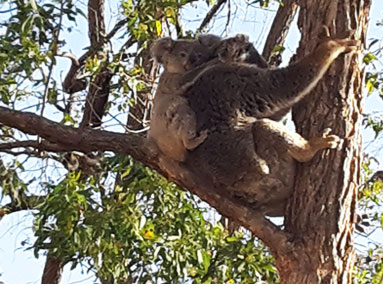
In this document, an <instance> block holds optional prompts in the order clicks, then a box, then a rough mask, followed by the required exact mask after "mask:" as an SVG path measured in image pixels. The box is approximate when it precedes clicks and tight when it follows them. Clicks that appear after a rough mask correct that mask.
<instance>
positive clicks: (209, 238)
mask: <svg viewBox="0 0 383 284" xmlns="http://www.w3.org/2000/svg"><path fill="white" fill-rule="evenodd" d="M106 165H107V168H106V169H104V170H105V171H104V172H105V173H107V172H108V173H109V174H106V175H105V176H104V177H102V178H101V179H100V180H96V179H94V178H93V177H89V178H87V179H85V180H81V172H71V173H70V174H69V175H68V176H67V178H66V179H65V180H63V181H61V182H60V183H59V184H57V185H56V186H53V187H51V188H49V189H48V194H47V196H46V199H45V201H44V202H43V203H42V204H41V206H40V207H39V212H38V213H37V214H36V220H35V224H34V229H35V232H36V236H37V237H38V238H37V241H36V243H35V245H34V250H35V253H36V257H37V256H38V252H39V251H40V250H49V252H50V254H51V255H54V256H56V257H59V258H60V259H63V260H64V261H65V262H71V263H72V267H75V266H76V265H77V264H78V263H82V262H84V261H86V262H87V263H88V265H89V267H90V268H91V269H94V270H95V271H96V272H97V276H98V277H100V279H102V280H110V279H114V281H115V282H116V283H120V282H121V283H124V281H126V280H127V279H134V281H135V283H145V281H148V280H151V281H152V283H161V281H165V282H167V283H169V282H173V283H178V282H182V283H184V282H185V281H187V280H193V283H213V282H214V283H223V282H224V281H228V280H230V279H233V281H235V283H252V282H253V281H254V279H263V280H267V281H268V283H275V282H276V279H277V278H276V277H277V276H276V271H275V268H274V267H273V266H272V259H271V257H270V255H269V253H267V252H266V251H265V249H264V247H263V246H262V245H260V244H258V243H256V242H255V240H254V239H253V238H250V237H248V236H246V235H244V234H240V233H236V234H234V235H229V234H228V232H227V231H225V230H224V228H223V227H222V225H221V223H219V222H218V223H211V222H208V221H206V220H205V218H204V216H203V215H205V216H208V215H207V214H202V213H201V211H200V210H199V209H198V208H199V207H201V206H200V202H199V201H193V200H194V199H193V197H192V196H190V195H189V194H186V193H185V192H183V191H181V190H180V189H178V188H176V187H175V186H174V185H173V184H171V183H169V182H167V181H166V179H164V178H163V177H160V176H159V175H158V174H156V173H154V172H153V171H151V170H149V169H147V168H143V167H142V166H141V165H139V164H137V163H134V162H133V161H132V160H131V159H128V158H126V157H111V158H108V159H107V161H106ZM116 173H119V175H120V177H121V185H117V186H113V184H110V185H109V186H108V185H107V184H108V180H110V179H113V176H115V174H116ZM209 214H211V213H209Z"/></svg>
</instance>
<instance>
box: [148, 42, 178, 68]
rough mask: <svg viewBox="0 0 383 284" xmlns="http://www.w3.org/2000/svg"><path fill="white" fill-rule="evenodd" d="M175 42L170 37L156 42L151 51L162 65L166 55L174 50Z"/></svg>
mask: <svg viewBox="0 0 383 284" xmlns="http://www.w3.org/2000/svg"><path fill="white" fill-rule="evenodd" d="M173 44H174V40H172V39H171V38H170V37H164V38H160V39H158V40H156V41H155V42H154V44H153V46H152V48H151V49H150V53H151V55H152V57H153V58H154V59H155V60H156V61H157V62H158V63H160V64H162V63H163V62H162V58H163V56H164V55H165V54H168V53H169V52H170V51H171V49H172V48H173Z"/></svg>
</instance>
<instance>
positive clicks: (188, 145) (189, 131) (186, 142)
mask: <svg viewBox="0 0 383 284" xmlns="http://www.w3.org/2000/svg"><path fill="white" fill-rule="evenodd" d="M166 118H167V119H168V121H167V124H168V131H169V132H170V133H174V134H176V136H177V137H179V139H180V140H181V142H182V144H183V146H184V147H185V149H187V150H193V149H195V148H196V147H198V146H199V145H200V144H201V143H202V142H204V141H205V139H206V138H207V131H206V130H204V131H201V132H200V133H197V132H196V128H197V127H196V117H195V113H194V112H193V111H192V110H191V109H190V107H189V106H188V104H187V101H186V100H181V99H179V103H177V104H173V105H171V106H169V108H168V109H167V110H166Z"/></svg>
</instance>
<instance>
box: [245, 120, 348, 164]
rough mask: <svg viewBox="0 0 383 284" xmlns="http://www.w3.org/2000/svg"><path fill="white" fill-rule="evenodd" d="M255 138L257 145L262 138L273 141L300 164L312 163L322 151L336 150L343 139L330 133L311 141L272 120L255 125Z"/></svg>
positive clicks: (259, 121) (256, 122)
mask: <svg viewBox="0 0 383 284" xmlns="http://www.w3.org/2000/svg"><path fill="white" fill-rule="evenodd" d="M252 131H253V137H254V141H255V144H256V143H257V140H258V139H260V138H259V137H262V139H263V140H268V141H273V142H274V143H277V144H278V145H280V147H283V148H285V149H286V151H287V152H288V153H289V155H290V156H291V157H293V158H294V159H295V160H297V161H299V162H307V161H310V160H311V159H312V158H313V157H314V155H315V154H316V153H317V152H318V151H319V150H322V149H327V148H329V149H334V148H336V147H337V146H338V145H339V143H340V142H341V139H340V138H339V137H338V136H336V135H329V133H328V131H325V132H324V133H323V136H322V137H315V138H312V139H310V140H309V141H308V140H306V139H305V138H303V137H302V136H300V135H299V134H298V133H295V132H293V131H290V130H288V129H287V128H286V127H285V126H284V125H282V124H280V123H278V122H276V121H273V120H270V119H259V120H257V121H255V122H254V123H253V129H252Z"/></svg>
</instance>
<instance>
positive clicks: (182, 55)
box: [180, 51, 188, 58]
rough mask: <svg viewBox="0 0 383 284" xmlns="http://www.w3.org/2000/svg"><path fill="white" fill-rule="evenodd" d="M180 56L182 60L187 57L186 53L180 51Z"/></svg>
mask: <svg viewBox="0 0 383 284" xmlns="http://www.w3.org/2000/svg"><path fill="white" fill-rule="evenodd" d="M180 56H181V57H182V58H185V57H187V56H188V55H187V53H186V52H185V51H181V52H180Z"/></svg>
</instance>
